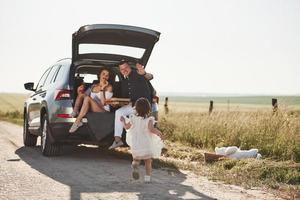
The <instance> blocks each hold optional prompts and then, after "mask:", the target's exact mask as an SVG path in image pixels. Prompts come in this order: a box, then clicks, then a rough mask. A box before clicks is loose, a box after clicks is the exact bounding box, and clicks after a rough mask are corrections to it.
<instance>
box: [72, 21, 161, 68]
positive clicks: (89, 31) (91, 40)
mask: <svg viewBox="0 0 300 200" xmlns="http://www.w3.org/2000/svg"><path fill="white" fill-rule="evenodd" d="M159 36H160V33H159V32H157V31H154V30H150V29H146V28H140V27H134V26H126V25H115V24H94V25H86V26H82V27H81V28H80V29H79V30H78V31H77V32H75V33H74V34H73V35H72V62H73V63H76V62H80V61H83V60H99V61H116V62H119V61H121V60H122V59H124V58H125V59H128V60H132V61H136V62H139V63H141V64H143V65H144V66H146V64H147V62H148V60H149V57H150V55H151V52H152V49H153V47H154V45H155V43H156V42H157V41H158V40H159ZM80 44H110V45H121V46H128V47H137V48H142V49H145V51H144V53H143V55H142V57H141V58H138V59H137V58H134V57H130V56H126V55H118V54H107V53H101V52H99V53H98V52H97V53H84V54H79V45H80Z"/></svg>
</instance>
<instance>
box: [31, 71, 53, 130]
mask: <svg viewBox="0 0 300 200" xmlns="http://www.w3.org/2000/svg"><path fill="white" fill-rule="evenodd" d="M50 70H51V68H48V69H47V70H46V71H45V72H44V74H43V75H42V77H41V78H40V80H39V82H38V84H37V86H36V89H35V92H34V93H33V94H32V95H31V96H30V98H29V100H28V102H27V105H28V108H27V110H28V111H27V112H28V124H29V127H31V128H33V127H40V110H41V99H42V98H43V97H44V96H45V94H46V92H45V91H44V88H43V85H44V83H45V81H46V79H47V77H48V74H49V72H50Z"/></svg>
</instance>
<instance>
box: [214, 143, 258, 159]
mask: <svg viewBox="0 0 300 200" xmlns="http://www.w3.org/2000/svg"><path fill="white" fill-rule="evenodd" d="M215 152H216V154H217V155H223V156H226V157H229V158H234V159H242V158H256V159H260V158H261V154H260V153H258V149H250V150H241V149H240V148H238V147H236V146H229V147H216V148H215Z"/></svg>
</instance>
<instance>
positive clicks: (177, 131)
mask: <svg viewBox="0 0 300 200" xmlns="http://www.w3.org/2000/svg"><path fill="white" fill-rule="evenodd" d="M159 128H160V129H161V130H162V132H163V133H164V135H165V136H166V138H167V139H168V140H170V141H179V142H181V143H183V144H186V145H189V146H192V147H198V148H203V149H210V150H212V151H213V149H214V148H215V147H216V146H219V147H220V146H233V145H234V146H239V147H240V148H241V149H250V148H257V149H258V150H259V152H260V153H261V154H262V155H263V156H264V157H268V158H272V159H276V160H293V161H296V162H299V161H300V113H299V112H288V111H278V112H277V113H276V114H273V113H272V112H267V111H255V112H215V113H212V114H211V115H208V114H207V113H193V112H174V113H172V112H171V113H169V114H168V115H161V116H160V120H159Z"/></svg>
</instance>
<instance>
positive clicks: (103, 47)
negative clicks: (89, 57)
mask: <svg viewBox="0 0 300 200" xmlns="http://www.w3.org/2000/svg"><path fill="white" fill-rule="evenodd" d="M93 53H104V54H117V55H123V56H130V57H133V58H141V57H142V56H143V55H144V53H145V49H143V48H138V47H130V46H122V45H113V44H84V43H83V44H79V54H93Z"/></svg>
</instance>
